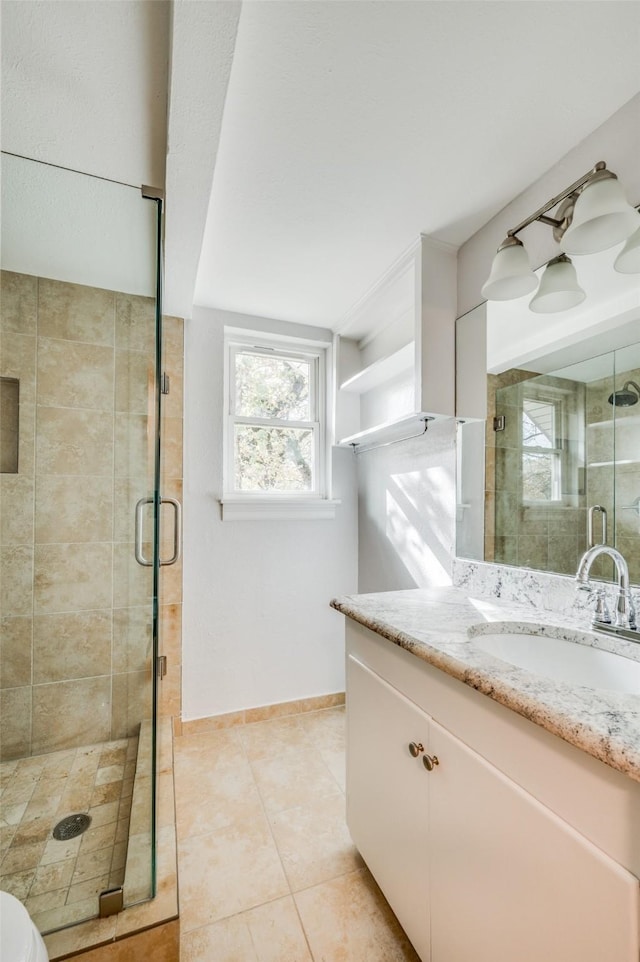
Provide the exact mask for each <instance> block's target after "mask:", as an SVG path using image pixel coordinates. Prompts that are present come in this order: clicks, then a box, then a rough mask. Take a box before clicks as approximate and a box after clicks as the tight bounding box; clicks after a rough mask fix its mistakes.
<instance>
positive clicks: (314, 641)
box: [182, 308, 357, 719]
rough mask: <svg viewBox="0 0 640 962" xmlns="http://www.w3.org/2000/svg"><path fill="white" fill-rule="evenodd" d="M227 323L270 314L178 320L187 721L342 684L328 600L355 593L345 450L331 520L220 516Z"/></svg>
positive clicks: (352, 507) (353, 507)
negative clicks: (181, 329) (181, 333)
mask: <svg viewBox="0 0 640 962" xmlns="http://www.w3.org/2000/svg"><path fill="white" fill-rule="evenodd" d="M225 323H226V324H228V325H232V326H247V325H248V326H249V327H252V328H253V329H256V328H258V329H259V328H261V327H263V326H264V323H265V322H264V321H262V319H258V318H247V317H244V316H242V315H237V314H230V313H226V312H222V311H212V310H208V309H205V308H195V309H194V314H193V319H192V320H189V321H187V322H186V324H185V487H184V559H185V560H184V620H183V712H182V714H183V718H185V719H191V718H201V717H207V716H209V715H217V714H222V713H224V712H230V711H237V710H240V709H243V708H251V707H256V706H260V705H268V704H275V703H278V702H284V701H291V700H295V699H299V698H305V697H309V696H313V695H321V694H327V693H330V692H335V691H343V690H344V619H343V617H342V616H341V615H339V614H338V613H337V612H336V611H334V610H333V609H331V608H330V607H329V602H330V600H331V598H332V597H334V596H335V595H338V594H345V593H349V592H353V591H355V590H356V578H357V502H356V482H355V465H354V456H353V454H352V453H351V451H349V450H342V449H334V472H333V496H334V497H335V498H339V499H341V501H342V504H341V505H340V506H339V507H338V509H337V514H336V518H335V520H323V521H280V522H274V521H225V522H222V521H221V520H220V506H219V504H218V501H217V499H218V498H219V497H220V496H221V495H222V417H223V327H224V324H225ZM269 326H270V327H271V328H272V329H275V330H277V331H279V332H283V331H286V330H288V331H289V332H290V333H298V334H300V335H301V336H306V337H310V336H314V337H315V338H318V337H319V336H323V335H324V336H326V338H328V339H329V340H330V337H331V335H330V333H329V332H327V331H321V330H320V329H318V328H298V327H297V326H293V325H287V324H285V323H277V322H269Z"/></svg>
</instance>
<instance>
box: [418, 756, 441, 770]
mask: <svg viewBox="0 0 640 962" xmlns="http://www.w3.org/2000/svg"><path fill="white" fill-rule="evenodd" d="M422 764H423V765H424V767H425V768H426V769H427V771H428V772H432V771H433V769H434V768H435V767H436V765H439V764H440V760H439V758H438V756H437V755H425V756H424V758H423V759H422Z"/></svg>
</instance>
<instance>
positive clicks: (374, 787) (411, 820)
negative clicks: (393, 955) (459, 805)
mask: <svg viewBox="0 0 640 962" xmlns="http://www.w3.org/2000/svg"><path fill="white" fill-rule="evenodd" d="M347 692H348V697H347V823H348V825H349V830H350V832H351V836H352V838H353V840H354V842H355V844H356V846H357V848H358V849H359V851H360V853H361V854H362V857H363V858H364V860H365V862H366V863H367V865H368V867H369V869H370V870H371V872H372V874H373V876H374V877H375V879H376V882H377V883H378V885H379V886H380V888H381V889H382V891H383V893H384V895H385V898H386V899H387V901H388V902H389V904H390V905H391V908H392V909H393V911H394V912H395V914H396V916H397V918H398V920H399V921H400V924H401V925H402V927H403V928H404V930H405V932H406V933H407V935H408V936H409V938H410V939H411V942H412V943H413V945H414V947H415V949H416V951H417V952H418V954H419V956H420V958H421V959H422V960H423V962H429V959H430V953H429V906H428V873H429V868H428V848H427V831H428V817H427V806H428V788H429V785H428V774H427V771H426V769H425V767H424V765H423V761H422V759H423V753H424V751H426V750H427V748H428V737H429V718H428V716H427V715H425V713H424V712H423V711H421V710H420V709H419V708H417V707H416V705H414V704H413V703H412V702H410V701H408V699H406V698H405V697H404V696H403V695H401V694H400V693H399V692H398V691H396V689H395V688H392V687H391V686H390V685H388V684H387V683H386V682H385V681H383V680H382V678H380V677H379V676H378V675H376V674H374V672H372V671H370V670H369V669H368V668H365V666H364V665H362V664H361V663H360V662H359V661H357V660H356V659H355V658H353V657H352V656H349V657H348V659H347ZM411 743H414V745H415V746H416V747H415V748H414V749H413V750H414V751H416V750H419V747H420V746H422V749H423V751H419V753H418V755H417V756H416V757H413V756H412V754H411V752H410V744H411Z"/></svg>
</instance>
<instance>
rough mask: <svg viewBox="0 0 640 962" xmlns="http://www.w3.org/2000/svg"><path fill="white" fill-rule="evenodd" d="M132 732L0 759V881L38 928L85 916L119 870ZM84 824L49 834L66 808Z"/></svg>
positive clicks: (119, 875) (94, 911) (91, 913)
mask: <svg viewBox="0 0 640 962" xmlns="http://www.w3.org/2000/svg"><path fill="white" fill-rule="evenodd" d="M137 743H138V739H137V738H129V739H126V738H124V739H120V740H118V741H112V742H105V743H102V744H99V745H90V746H86V747H83V748H74V749H70V750H68V751H60V752H54V753H52V754H48V755H34V756H33V757H31V758H22V759H18V760H15V761H11V762H2V764H1V765H0V805H1V817H0V859H1V861H0V888H1V889H4V890H5V891H7V892H11V894H12V895H15V896H16V898H19V899H20V900H21V901H22V902H24V904H25V906H26V907H27V909H28V911H29V913H30V914H31V917H32V918H33V920H34V922H35V923H36V925H37V926H38V928H39V929H40V930H41V931H42V932H49V931H51V930H52V929H57V928H60V927H61V926H63V925H70V924H72V923H74V922H78V921H80V920H82V919H86V918H90V917H91V916H94V915H96V914H97V911H98V902H97V899H98V894H99V892H101V891H103V890H104V889H106V888H110V887H113V886H116V885H121V884H122V881H123V877H124V867H125V859H126V853H127V838H128V831H129V816H130V809H131V793H132V787H133V776H134V773H135V767H136V753H137ZM76 812H87V813H88V814H89V815H90V816H91V825H90V826H89V828H88V829H87V830H86V831H85V832H84V833H83V834H82V835H79V836H77V837H76V838H74V839H71V840H69V841H58V840H56V839H54V838H53V837H52V831H53V828H54V826H55V825H56V824H57V823H58V822H59V821H60V819H62V818H64V817H65V816H66V815H71V814H75V813H76Z"/></svg>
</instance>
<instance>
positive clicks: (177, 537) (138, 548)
mask: <svg viewBox="0 0 640 962" xmlns="http://www.w3.org/2000/svg"><path fill="white" fill-rule="evenodd" d="M153 501H154V499H153V498H140V500H139V501H138V502H137V504H136V525H135V556H136V561H137V562H138V564H139V565H143V567H145V568H151V567H153V561H148V560H147V558H145V556H144V554H143V553H142V515H143V512H144V509H145V506H146V505H147V504H153ZM159 503H160V504H170V505H171V507H172V508H173V518H174V525H173V554H172V555H171V557H170V558H167V560H166V561H163V560H162V559H160V564H161V565H163V566H164V565H174V564H175V563H176V561H177V560H178V559H179V557H180V548H181V545H182V505H181V504H180V502H179V501H176V499H175V498H160V499H159Z"/></svg>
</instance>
